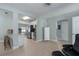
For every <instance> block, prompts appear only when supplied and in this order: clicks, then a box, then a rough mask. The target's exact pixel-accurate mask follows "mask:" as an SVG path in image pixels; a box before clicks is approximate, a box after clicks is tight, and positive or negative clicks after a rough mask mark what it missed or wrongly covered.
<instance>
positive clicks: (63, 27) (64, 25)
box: [61, 21, 68, 41]
mask: <svg viewBox="0 0 79 59" xmlns="http://www.w3.org/2000/svg"><path fill="white" fill-rule="evenodd" d="M61 37H62V40H65V41H68V21H62V22H61Z"/></svg>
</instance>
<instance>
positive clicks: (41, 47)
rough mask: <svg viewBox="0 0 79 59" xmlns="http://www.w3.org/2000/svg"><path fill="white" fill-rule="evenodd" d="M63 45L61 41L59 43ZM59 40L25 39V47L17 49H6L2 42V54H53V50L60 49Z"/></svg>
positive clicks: (0, 50) (0, 51) (0, 49)
mask: <svg viewBox="0 0 79 59" xmlns="http://www.w3.org/2000/svg"><path fill="white" fill-rule="evenodd" d="M59 46H61V43H59ZM58 49H59V48H58V45H57V42H53V41H46V42H39V41H34V40H31V39H26V40H25V41H24V47H20V48H18V49H15V50H7V51H4V47H3V44H0V55H1V56H51V54H52V51H55V50H58Z"/></svg>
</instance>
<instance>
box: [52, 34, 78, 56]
mask: <svg viewBox="0 0 79 59" xmlns="http://www.w3.org/2000/svg"><path fill="white" fill-rule="evenodd" d="M75 38H76V39H75V43H74V45H70V44H69V45H68V44H64V45H63V49H62V52H60V51H54V52H52V56H79V34H76V35H75ZM62 53H64V54H62Z"/></svg>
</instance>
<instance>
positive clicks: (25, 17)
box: [22, 16, 30, 20]
mask: <svg viewBox="0 0 79 59" xmlns="http://www.w3.org/2000/svg"><path fill="white" fill-rule="evenodd" d="M22 19H23V20H27V19H30V17H29V16H23V17H22Z"/></svg>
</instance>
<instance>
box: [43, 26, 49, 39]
mask: <svg viewBox="0 0 79 59" xmlns="http://www.w3.org/2000/svg"><path fill="white" fill-rule="evenodd" d="M44 40H50V28H49V27H45V28H44Z"/></svg>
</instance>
